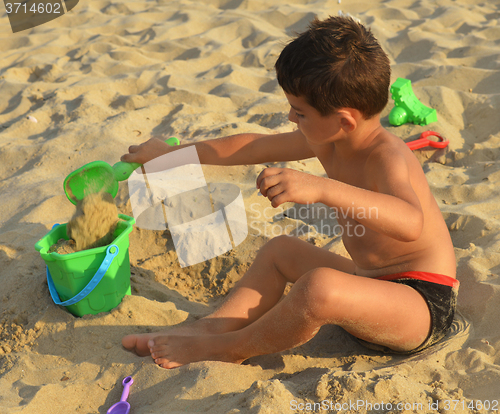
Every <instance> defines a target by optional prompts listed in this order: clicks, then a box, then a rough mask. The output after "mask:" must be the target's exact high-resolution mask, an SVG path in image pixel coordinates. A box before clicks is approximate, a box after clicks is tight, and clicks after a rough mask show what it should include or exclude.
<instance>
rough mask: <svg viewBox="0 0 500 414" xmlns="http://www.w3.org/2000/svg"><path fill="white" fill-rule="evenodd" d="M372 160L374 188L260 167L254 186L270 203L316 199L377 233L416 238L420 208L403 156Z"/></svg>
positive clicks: (402, 238) (420, 228) (421, 216)
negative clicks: (260, 171) (262, 169)
mask: <svg viewBox="0 0 500 414" xmlns="http://www.w3.org/2000/svg"><path fill="white" fill-rule="evenodd" d="M377 158H379V159H377V160H373V159H372V160H371V162H369V165H368V166H367V170H366V173H367V174H368V176H369V177H371V181H372V186H371V187H373V188H375V190H366V189H363V188H359V187H355V186H353V185H349V184H346V183H343V182H340V181H337V180H334V179H331V178H325V177H318V176H313V175H310V174H306V173H303V172H300V171H294V170H290V169H281V168H267V169H265V170H264V171H263V172H262V173H261V174H260V175H259V177H258V178H257V187H258V188H259V189H260V191H261V193H262V194H263V195H265V196H266V197H268V198H269V199H270V200H271V202H272V206H273V207H278V206H279V205H280V204H282V203H284V202H287V201H293V202H296V203H300V204H307V203H317V202H320V203H323V204H326V205H327V206H330V207H333V208H336V209H337V211H338V214H339V216H341V217H344V218H351V219H354V220H356V221H357V222H359V223H360V224H362V225H365V226H366V227H368V228H370V229H372V230H374V231H376V232H378V233H381V234H385V235H387V236H389V237H392V238H394V239H396V240H400V241H408V242H409V241H414V240H417V239H418V238H419V237H420V234H421V232H422V228H423V211H422V207H421V205H420V201H419V199H418V197H417V195H416V193H415V191H414V190H413V187H412V185H411V182H410V174H409V169H408V165H407V163H406V160H405V158H404V156H402V155H401V154H398V153H395V154H392V155H389V154H383V155H380V156H377Z"/></svg>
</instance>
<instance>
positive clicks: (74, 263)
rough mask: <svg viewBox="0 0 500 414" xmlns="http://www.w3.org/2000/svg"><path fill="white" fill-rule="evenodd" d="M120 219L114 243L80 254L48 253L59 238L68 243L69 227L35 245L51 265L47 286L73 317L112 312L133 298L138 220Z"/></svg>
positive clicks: (56, 230)
mask: <svg viewBox="0 0 500 414" xmlns="http://www.w3.org/2000/svg"><path fill="white" fill-rule="evenodd" d="M118 217H119V219H120V220H118V224H117V226H116V229H115V232H114V234H113V236H114V240H113V242H112V243H111V244H109V245H107V246H103V247H97V248H94V249H88V250H82V251H79V252H76V253H69V254H59V253H55V252H52V253H48V251H49V249H50V248H51V247H52V245H53V244H55V243H57V242H58V240H59V239H66V240H68V239H69V238H68V235H67V234H66V224H61V225H55V226H54V227H53V228H52V230H51V231H49V232H48V233H47V234H46V235H45V236H44V237H43V238H42V239H40V240H39V241H38V242H37V243H36V244H35V249H36V250H37V251H39V252H40V255H41V256H42V259H43V260H44V261H45V264H46V265H47V283H48V285H49V291H50V294H51V296H52V299H53V300H54V302H55V303H56V304H58V305H62V306H65V307H66V309H68V311H70V312H71V313H72V314H73V315H76V316H83V315H87V314H93V315H95V314H97V313H99V312H108V311H110V310H111V309H113V308H115V307H116V306H118V305H119V304H120V302H121V301H122V299H123V297H124V296H125V295H130V293H131V292H130V261H129V254H128V247H129V239H128V235H129V234H130V232H131V231H132V229H133V225H134V223H135V219H134V218H132V217H129V216H126V215H124V214H119V215H118Z"/></svg>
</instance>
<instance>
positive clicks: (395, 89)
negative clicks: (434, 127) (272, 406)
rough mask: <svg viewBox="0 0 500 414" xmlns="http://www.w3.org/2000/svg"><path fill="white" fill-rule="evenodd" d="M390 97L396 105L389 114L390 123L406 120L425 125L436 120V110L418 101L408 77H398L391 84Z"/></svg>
mask: <svg viewBox="0 0 500 414" xmlns="http://www.w3.org/2000/svg"><path fill="white" fill-rule="evenodd" d="M390 90H391V94H392V99H394V104H395V105H396V106H395V107H394V108H392V111H391V113H390V114H389V122H390V124H391V125H395V126H399V125H403V124H405V123H407V122H412V123H414V124H415V125H427V124H430V123H431V122H437V114H436V110H435V109H432V108H429V107H428V106H425V105H424V104H423V103H422V102H420V101H419V100H418V99H417V97H416V96H415V94H414V93H413V89H412V88H411V81H410V80H409V79H404V78H398V79H397V80H396V82H394V83H393V84H392V86H391V89H390Z"/></svg>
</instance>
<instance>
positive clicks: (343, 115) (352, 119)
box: [338, 109, 358, 133]
mask: <svg viewBox="0 0 500 414" xmlns="http://www.w3.org/2000/svg"><path fill="white" fill-rule="evenodd" d="M338 114H339V115H340V126H341V128H342V129H343V130H344V131H345V132H348V133H349V132H352V131H354V130H355V129H356V127H357V126H358V121H357V120H356V118H357V117H356V114H354V113H353V112H352V111H350V110H349V109H341V110H340V111H338Z"/></svg>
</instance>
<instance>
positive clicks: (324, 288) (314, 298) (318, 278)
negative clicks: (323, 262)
mask: <svg viewBox="0 0 500 414" xmlns="http://www.w3.org/2000/svg"><path fill="white" fill-rule="evenodd" d="M334 277H335V276H334V275H332V269H327V268H321V267H319V268H317V269H314V270H311V271H310V272H308V273H307V274H305V275H304V276H302V278H301V284H302V286H301V287H302V294H303V298H304V303H305V307H306V311H307V312H308V314H309V316H310V317H312V318H316V319H325V318H328V317H329V316H330V315H331V314H332V309H333V308H334V307H335V306H336V305H337V304H338V299H339V295H340V294H341V292H340V289H338V288H336V287H335V286H332V283H334V282H335V279H334Z"/></svg>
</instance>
